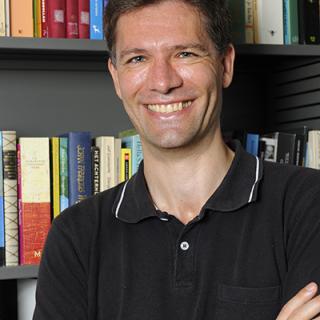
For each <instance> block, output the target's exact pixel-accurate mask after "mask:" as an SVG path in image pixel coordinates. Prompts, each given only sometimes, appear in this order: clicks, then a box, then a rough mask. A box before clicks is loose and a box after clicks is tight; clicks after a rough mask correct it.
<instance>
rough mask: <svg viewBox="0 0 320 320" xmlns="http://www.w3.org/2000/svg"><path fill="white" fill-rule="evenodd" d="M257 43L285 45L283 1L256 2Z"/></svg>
mask: <svg viewBox="0 0 320 320" xmlns="http://www.w3.org/2000/svg"><path fill="white" fill-rule="evenodd" d="M254 2H255V5H254V10H255V13H254V37H255V43H264V44H283V43H284V39H283V2H282V0H268V1H265V0H254Z"/></svg>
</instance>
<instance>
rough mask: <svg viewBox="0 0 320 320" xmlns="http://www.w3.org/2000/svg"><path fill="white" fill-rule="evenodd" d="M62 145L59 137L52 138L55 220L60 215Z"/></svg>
mask: <svg viewBox="0 0 320 320" xmlns="http://www.w3.org/2000/svg"><path fill="white" fill-rule="evenodd" d="M59 152H60V145H59V137H52V138H51V176H52V205H53V208H52V209H53V210H52V211H53V218H56V217H57V216H58V215H59V214H60V157H59Z"/></svg>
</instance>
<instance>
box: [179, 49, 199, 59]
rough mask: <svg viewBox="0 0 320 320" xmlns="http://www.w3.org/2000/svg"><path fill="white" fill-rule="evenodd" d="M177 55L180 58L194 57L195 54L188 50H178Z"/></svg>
mask: <svg viewBox="0 0 320 320" xmlns="http://www.w3.org/2000/svg"><path fill="white" fill-rule="evenodd" d="M178 56H179V57H180V58H189V57H196V56H197V55H196V54H195V53H193V52H190V51H182V52H179V54H178Z"/></svg>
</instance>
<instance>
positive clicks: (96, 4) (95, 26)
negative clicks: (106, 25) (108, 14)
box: [90, 0, 103, 40]
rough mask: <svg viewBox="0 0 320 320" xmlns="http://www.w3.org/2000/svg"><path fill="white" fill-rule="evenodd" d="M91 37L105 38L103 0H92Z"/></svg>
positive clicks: (94, 38)
mask: <svg viewBox="0 0 320 320" xmlns="http://www.w3.org/2000/svg"><path fill="white" fill-rule="evenodd" d="M90 39H92V40H102V39H103V0H90Z"/></svg>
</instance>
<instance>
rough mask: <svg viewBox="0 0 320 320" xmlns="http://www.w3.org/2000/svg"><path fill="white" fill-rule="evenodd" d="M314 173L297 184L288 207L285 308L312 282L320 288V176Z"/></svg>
mask: <svg viewBox="0 0 320 320" xmlns="http://www.w3.org/2000/svg"><path fill="white" fill-rule="evenodd" d="M310 171H311V170H310ZM310 171H309V170H307V171H306V172H305V175H304V176H301V177H300V178H299V181H296V182H295V183H294V184H293V186H292V189H293V190H294V191H293V192H289V193H290V196H289V197H288V198H287V200H286V204H285V207H286V214H285V231H284V237H285V239H284V243H285V244H286V259H287V273H286V276H285V279H284V282H283V287H282V288H283V294H282V297H283V299H282V300H283V301H282V304H283V305H284V304H285V303H286V302H287V301H288V300H290V299H291V298H292V297H293V296H294V295H295V294H296V293H297V292H298V291H299V290H300V289H302V288H303V287H305V286H306V285H307V284H308V283H310V282H311V281H313V282H316V283H317V284H318V285H319V286H320V254H319V250H320V174H319V172H316V171H315V170H313V172H311V174H310Z"/></svg>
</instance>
